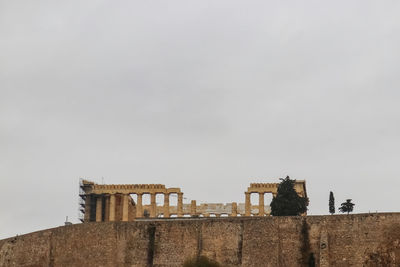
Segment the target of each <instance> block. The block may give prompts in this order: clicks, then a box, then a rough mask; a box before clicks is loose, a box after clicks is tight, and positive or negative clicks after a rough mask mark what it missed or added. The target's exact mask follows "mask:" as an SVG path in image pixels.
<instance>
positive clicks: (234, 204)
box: [231, 202, 237, 217]
mask: <svg viewBox="0 0 400 267" xmlns="http://www.w3.org/2000/svg"><path fill="white" fill-rule="evenodd" d="M231 216H232V217H236V216H237V203H236V202H232V211H231Z"/></svg>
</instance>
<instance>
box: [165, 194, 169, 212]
mask: <svg viewBox="0 0 400 267" xmlns="http://www.w3.org/2000/svg"><path fill="white" fill-rule="evenodd" d="M164 218H169V193H165V194H164Z"/></svg>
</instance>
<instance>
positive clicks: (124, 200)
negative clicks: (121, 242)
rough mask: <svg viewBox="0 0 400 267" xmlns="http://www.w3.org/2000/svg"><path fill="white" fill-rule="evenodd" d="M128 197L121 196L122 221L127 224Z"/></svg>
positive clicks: (125, 195)
mask: <svg viewBox="0 0 400 267" xmlns="http://www.w3.org/2000/svg"><path fill="white" fill-rule="evenodd" d="M128 201H129V195H128V194H124V195H122V221H123V222H127V221H128V212H129V210H128V204H129V202H128Z"/></svg>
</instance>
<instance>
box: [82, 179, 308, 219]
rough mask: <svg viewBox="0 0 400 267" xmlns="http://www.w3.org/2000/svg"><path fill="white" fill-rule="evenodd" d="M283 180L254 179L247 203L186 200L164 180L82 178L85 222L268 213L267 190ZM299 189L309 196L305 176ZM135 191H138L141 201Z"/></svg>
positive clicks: (246, 197)
mask: <svg viewBox="0 0 400 267" xmlns="http://www.w3.org/2000/svg"><path fill="white" fill-rule="evenodd" d="M278 185H279V183H253V184H250V187H248V188H247V191H246V192H245V203H239V204H238V203H236V202H232V203H227V204H222V203H204V204H201V205H197V204H196V200H192V201H191V202H190V204H184V203H183V192H182V191H181V189H180V188H166V187H165V185H162V184H111V185H104V184H96V183H93V182H90V181H87V180H81V183H80V190H81V191H80V197H81V202H80V205H81V211H82V214H84V216H83V218H82V222H93V221H96V222H105V221H133V220H135V219H136V218H144V217H148V218H160V217H163V218H170V217H210V216H215V217H220V216H231V217H232V216H233V217H236V216H266V215H269V214H270V209H269V206H266V205H265V204H264V194H267V193H270V194H272V195H274V196H275V195H276V193H277V190H278ZM295 190H296V191H297V193H298V194H299V195H300V196H305V197H306V196H307V191H306V183H305V181H304V180H299V181H296V183H295ZM252 193H256V194H258V195H259V203H258V205H252V203H251V201H250V200H251V194H252ZM144 194H150V201H151V203H150V205H143V201H142V200H143V195H144ZM158 194H161V195H163V198H164V204H163V206H157V203H156V197H157V195H158ZM131 195H136V198H137V201H136V202H137V203H135V201H134V200H133V198H132V197H131ZM171 195H176V196H177V198H178V203H177V206H171V205H170V196H171Z"/></svg>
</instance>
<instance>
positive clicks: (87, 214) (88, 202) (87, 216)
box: [83, 195, 93, 222]
mask: <svg viewBox="0 0 400 267" xmlns="http://www.w3.org/2000/svg"><path fill="white" fill-rule="evenodd" d="M92 201H93V197H92V195H86V199H85V215H84V218H83V221H84V222H89V221H90V212H91V210H90V206H91V202H92Z"/></svg>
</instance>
